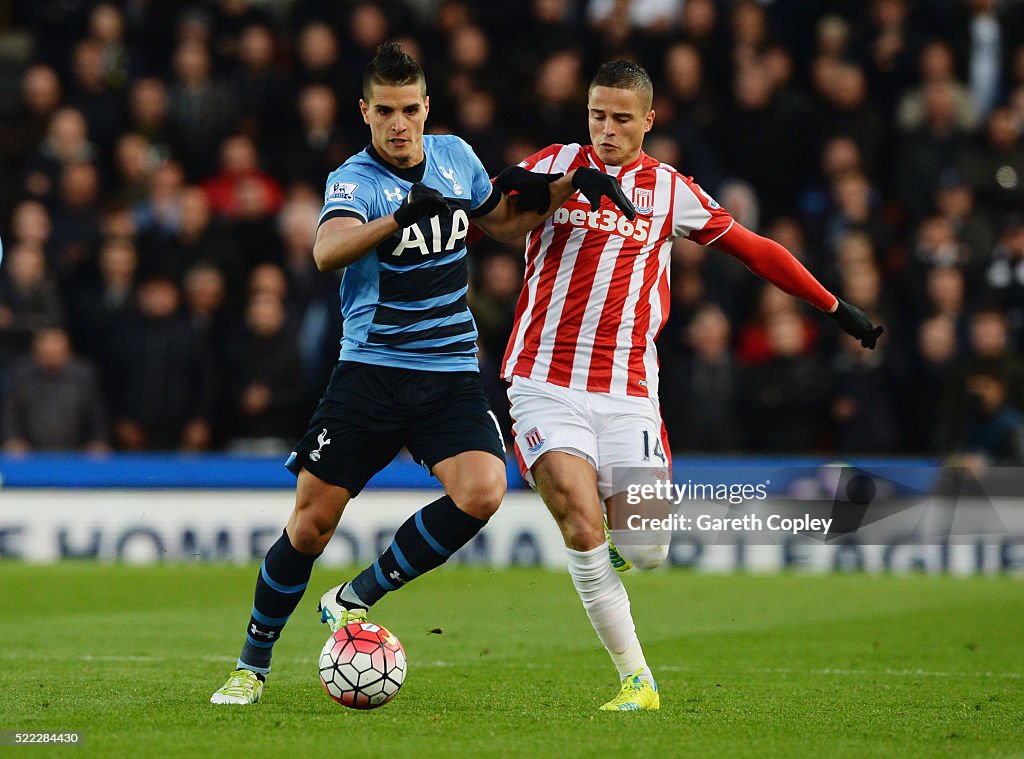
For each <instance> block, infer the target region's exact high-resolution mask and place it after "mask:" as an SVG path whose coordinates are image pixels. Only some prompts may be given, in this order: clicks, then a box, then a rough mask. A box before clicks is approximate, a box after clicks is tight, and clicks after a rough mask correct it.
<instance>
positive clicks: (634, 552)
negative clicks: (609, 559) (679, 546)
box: [613, 536, 670, 569]
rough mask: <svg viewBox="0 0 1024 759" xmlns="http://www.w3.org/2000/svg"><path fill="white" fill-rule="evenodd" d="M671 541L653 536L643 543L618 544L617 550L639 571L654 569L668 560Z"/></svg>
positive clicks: (616, 545)
mask: <svg viewBox="0 0 1024 759" xmlns="http://www.w3.org/2000/svg"><path fill="white" fill-rule="evenodd" d="M613 540H614V537H613ZM669 540H670V539H669V538H667V537H666V538H661V537H660V536H658V537H655V536H651V538H650V539H647V540H643V542H642V543H635V544H634V543H630V542H625V541H624V542H623V543H622V544H621V545H620V544H619V543H616V544H615V550H617V551H618V552H619V555H620V556H621V557H622V558H624V559H625V560H626V561H628V562H629V563H630V564H632V565H633V566H634V567H636V568H637V569H654V568H655V567H660V566H661V565H662V564H663V563H664V562H665V559H667V558H668V548H669Z"/></svg>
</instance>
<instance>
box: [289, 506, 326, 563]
mask: <svg viewBox="0 0 1024 759" xmlns="http://www.w3.org/2000/svg"><path fill="white" fill-rule="evenodd" d="M337 525H338V520H337V518H336V517H334V516H333V515H331V514H327V513H325V512H324V511H323V510H318V509H315V508H306V509H302V510H301V511H295V512H293V513H292V518H291V519H290V520H288V538H289V540H291V543H292V547H293V548H295V550H296V551H301V552H302V553H307V554H311V555H319V554H321V553H323V551H324V549H325V548H326V547H327V544H328V543H329V542H330V540H331V537H332V536H333V535H334V530H335V528H336V527H337Z"/></svg>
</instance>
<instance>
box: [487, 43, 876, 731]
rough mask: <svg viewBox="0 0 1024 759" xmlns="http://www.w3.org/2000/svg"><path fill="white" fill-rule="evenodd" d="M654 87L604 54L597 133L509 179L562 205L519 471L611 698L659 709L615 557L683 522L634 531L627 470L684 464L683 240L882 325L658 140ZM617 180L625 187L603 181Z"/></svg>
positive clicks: (858, 326) (541, 256)
mask: <svg viewBox="0 0 1024 759" xmlns="http://www.w3.org/2000/svg"><path fill="white" fill-rule="evenodd" d="M652 94H653V93H652V86H651V80H650V78H649V76H648V75H647V72H646V71H644V69H643V68H642V67H641V66H639V65H637V64H635V63H631V62H628V61H613V62H610V63H606V64H604V65H603V66H601V68H600V69H599V70H598V72H597V74H596V76H595V77H594V79H593V81H592V82H591V84H590V88H589V94H588V114H589V125H590V138H591V143H592V144H591V145H586V146H581V145H575V144H572V145H551V146H549V147H547V148H545V149H544V150H541V151H540V152H538V153H536V154H535V155H533V156H530V157H529V158H527V159H526V160H525V161H523V162H522V163H520V164H519V166H518V167H512V168H509V169H506V170H505V171H503V172H502V173H501V174H500V175H499V176H498V177H497V179H496V180H495V183H496V185H497V186H498V187H499V188H501V189H502V190H503V191H504V192H507V193H510V194H511V195H512V196H513V197H515V198H516V202H517V204H518V205H519V206H520V207H521V208H523V209H532V210H536V211H538V212H543V213H546V214H550V216H549V217H548V218H547V219H546V220H545V221H544V223H543V224H540V225H538V226H537V227H536V228H534V229H533V230H532V231H530V233H529V235H528V237H527V240H526V276H525V282H524V285H523V289H522V292H521V294H520V297H519V301H518V304H517V307H516V317H515V325H514V327H513V330H512V336H511V338H510V340H509V343H508V348H507V350H506V352H505V357H504V365H503V376H504V377H505V379H506V380H508V381H509V382H510V386H509V390H508V396H509V400H510V401H511V413H512V418H513V430H514V432H515V435H516V437H515V447H516V454H517V457H518V459H519V463H520V467H521V469H522V470H523V473H524V476H526V477H527V479H528V480H529V481H530V482H531V483H532V484H533V485H534V486H535V487H536V488H537V490H538V491H539V492H540V494H541V496H542V498H543V499H544V501H545V503H546V504H547V506H548V509H549V510H550V511H551V514H552V515H553V516H554V518H555V520H556V521H557V522H558V526H559V527H560V529H561V531H562V536H563V539H564V542H565V547H566V553H567V554H568V563H569V573H570V575H571V576H572V580H573V583H574V585H575V587H576V590H577V592H578V593H579V596H580V599H581V600H582V601H583V606H584V608H585V609H586V612H587V614H588V616H589V618H590V621H591V623H592V624H593V626H594V629H595V630H596V632H597V634H598V637H599V638H600V639H601V642H602V643H603V644H604V646H605V648H606V649H607V650H608V653H609V655H610V656H611V658H612V661H613V663H614V664H615V666H616V668H617V670H618V673H619V676H620V680H621V683H622V687H621V690H620V692H619V693H618V695H617V696H616V697H615V698H613V699H612V700H611V701H609V702H608V703H606V704H604V705H603V706H602V707H601V709H603V710H613V711H641V710H654V709H658V708H659V705H660V696H659V694H658V690H657V684H656V683H655V680H654V677H653V676H652V674H651V670H650V668H649V667H648V666H647V662H646V661H645V659H644V654H643V651H642V649H641V646H640V642H639V640H638V638H637V635H636V631H635V628H634V624H633V619H632V615H631V614H630V609H629V598H628V596H627V595H626V590H625V588H624V586H623V584H622V581H621V580H620V579H619V577H618V575H617V574H616V573H615V572H614V571H613V564H614V565H616V566H615V568H616V569H628V568H630V566H631V565H637V566H640V567H643V568H650V567H654V566H657V565H659V564H661V562H662V561H663V560H664V559H665V557H666V556H667V553H668V547H669V539H670V533H668V532H657V531H651V532H646V533H644V532H643V531H641V532H640V533H639V534H637V533H636V532H632V531H630V530H627V529H624V528H626V527H627V524H626V519H627V517H628V516H629V513H630V511H631V508H630V507H629V506H628V505H627V504H626V501H625V498H624V495H625V493H624V492H622V484H621V483H620V484H616V483H615V482H613V469H618V471H619V472H620V473H621V472H625V471H626V470H628V471H629V472H632V473H636V472H641V473H643V475H644V476H647V477H649V478H650V479H651V480H652V481H653V480H659V479H660V480H666V479H668V477H669V476H670V472H671V461H670V454H669V449H668V443H667V440H666V438H665V434H664V425H663V424H662V421H661V414H660V410H659V406H658V359H657V353H656V350H655V343H654V341H655V338H656V337H657V334H658V331H659V330H660V328H661V325H662V324H663V323H664V322H665V319H666V317H667V316H668V307H669V260H670V252H671V246H672V240H673V239H674V238H676V237H687V238H689V239H690V240H693V241H695V242H698V243H700V244H702V245H709V246H711V247H713V248H715V249H717V250H720V251H723V252H725V253H728V254H729V255H732V256H734V257H736V258H738V259H739V260H740V261H742V262H743V263H744V264H746V265H747V267H748V268H749V269H750V270H751V271H752V272H754V273H755V274H757V275H759V276H761V277H763V278H764V279H766V280H768V281H769V282H772V283H773V284H775V285H776V286H778V287H779V288H781V289H782V290H784V291H785V292H787V293H789V294H791V295H794V296H796V297H799V298H802V299H803V300H805V301H807V302H808V303H810V304H811V305H813V306H814V307H816V308H817V309H819V310H821V311H822V312H825V313H828V314H830V315H831V316H832V317H833V318H835V319H836V320H837V321H838V322H839V324H840V325H841V326H842V328H843V329H844V330H846V331H847V332H848V333H850V334H851V335H853V336H854V337H857V338H859V339H860V340H861V343H862V344H863V345H864V346H865V347H868V348H874V346H875V342H876V340H877V339H878V336H879V334H881V332H882V328H881V327H878V326H875V325H873V324H872V323H871V321H870V320H869V319H868V317H867V316H866V315H865V314H864V313H863V312H862V311H860V309H858V308H856V307H855V306H852V305H850V304H847V303H845V302H843V301H841V300H839V299H837V298H836V297H835V296H834V295H832V294H831V293H829V292H828V291H827V290H826V289H825V288H824V287H822V285H821V284H820V283H819V282H818V281H817V280H816V279H815V278H814V277H813V276H811V274H810V273H809V272H808V271H807V270H806V269H805V268H804V267H803V265H802V264H801V263H800V262H799V261H797V260H796V259H795V258H794V257H793V256H792V255H791V254H790V253H789V252H788V251H787V250H786V249H785V248H784V247H782V246H781V245H779V244H778V243H776V242H773V241H772V240H769V239H767V238H764V237H761V236H759V235H757V234H755V233H753V232H751V231H749V230H747V229H745V228H744V227H742V226H741V225H740V224H738V223H737V222H736V221H735V220H734V219H733V218H732V216H730V214H729V213H728V211H726V210H725V209H724V208H722V207H721V206H720V205H719V204H718V203H716V202H715V200H714V199H713V198H711V197H710V196H709V195H708V194H707V193H706V192H704V190H702V189H701V188H700V187H699V186H698V185H697V184H696V183H695V182H694V181H693V180H692V179H691V178H690V177H686V176H684V175H682V174H680V173H679V172H678V171H676V170H675V169H674V168H672V167H671V166H668V165H666V164H663V163H661V162H659V161H657V160H655V159H653V158H651V157H650V156H648V155H646V154H645V153H644V152H643V150H642V146H643V139H644V135H645V134H646V133H647V132H648V131H650V129H651V127H652V125H653V124H654V117H655V114H654V111H653V110H652V109H651V102H652ZM563 175H564V176H563ZM607 176H613V177H615V178H616V179H617V180H618V182H619V183H620V185H621V189H622V194H623V195H624V196H625V197H621V196H618V195H616V194H615V193H609V192H604V193H599V192H597V189H598V188H600V187H604V185H603V182H604V181H605V180H606V178H607ZM565 178H569V179H571V182H572V188H571V189H566V188H565V186H564V179H565ZM556 179H557V180H558V181H556ZM576 190H579V193H577V192H576ZM581 194H582V197H581ZM602 194H603V195H605V196H606V197H601V195H602ZM628 199H631V200H632V205H630V203H629V201H628ZM594 200H596V201H597V202H593V201H594ZM613 201H614V202H613ZM552 206H553V207H554V210H553V211H552ZM634 207H635V208H634ZM649 505H651V504H649ZM653 506H654V509H653V513H652V514H651V515H652V516H659V515H667V514H668V503H667V502H661V503H655V504H653ZM634 510H635V509H634ZM603 511H607V524H608V525H610V526H611V533H610V535H609V533H608V532H607V527H606V524H605V522H604V515H603ZM610 537H612V538H615V542H613V543H611V542H610ZM609 556H611V561H609Z"/></svg>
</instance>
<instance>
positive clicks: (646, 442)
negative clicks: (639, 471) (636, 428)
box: [640, 430, 668, 464]
mask: <svg viewBox="0 0 1024 759" xmlns="http://www.w3.org/2000/svg"><path fill="white" fill-rule="evenodd" d="M640 434H641V435H642V436H643V460H644V462H647V461H650V460H651V455H652V453H653V455H654V457H655V458H657V459H660V460H661V463H662V464H668V460H667V459H666V458H665V451H664V450H663V449H662V447H661V438H660V437H659V436H658V435H652V434H651V433H650V431H649V430H643V431H642V432H641V433H640ZM652 438H653V439H654V449H653V451H652V450H651V439H652Z"/></svg>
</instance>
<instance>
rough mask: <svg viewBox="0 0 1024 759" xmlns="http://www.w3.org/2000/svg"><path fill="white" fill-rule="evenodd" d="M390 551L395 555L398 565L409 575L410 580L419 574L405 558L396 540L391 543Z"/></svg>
mask: <svg viewBox="0 0 1024 759" xmlns="http://www.w3.org/2000/svg"><path fill="white" fill-rule="evenodd" d="M391 553H393V554H394V555H395V561H397V562H398V566H400V567H401V568H402V571H403V572H405V573H406V574H407V575H408V576H409V579H410V580H411V579H412V578H414V577H419V576H420V573H419V572H417V571H416V570H415V569H414V568H413V566H412V564H410V563H409V562H408V561H406V560H405V554H403V553H402V549H401V548H399V547H398V543H397V542H395V543H392V544H391Z"/></svg>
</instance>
